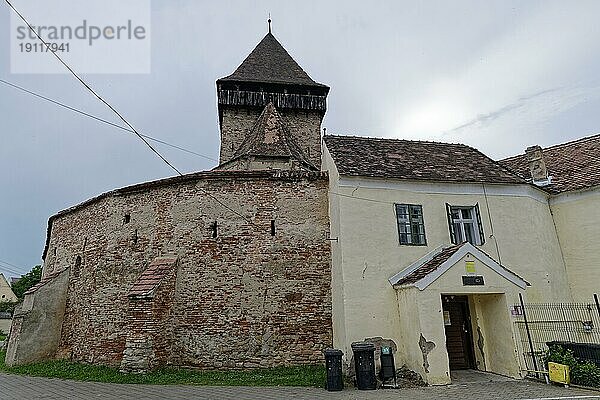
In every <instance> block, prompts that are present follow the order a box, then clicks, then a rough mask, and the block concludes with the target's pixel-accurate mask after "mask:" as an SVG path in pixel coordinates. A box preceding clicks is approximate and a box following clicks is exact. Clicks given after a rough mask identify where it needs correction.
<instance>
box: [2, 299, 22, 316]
mask: <svg viewBox="0 0 600 400" xmlns="http://www.w3.org/2000/svg"><path fill="white" fill-rule="evenodd" d="M17 304H18V302H14V303H13V302H12V301H2V302H0V312H9V313H10V314H11V315H12V314H13V313H14V312H15V306H16V305H17Z"/></svg>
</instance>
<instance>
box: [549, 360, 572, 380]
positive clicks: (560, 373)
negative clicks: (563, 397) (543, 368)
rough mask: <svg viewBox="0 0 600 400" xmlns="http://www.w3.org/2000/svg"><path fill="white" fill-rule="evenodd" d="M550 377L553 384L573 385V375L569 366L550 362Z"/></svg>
mask: <svg viewBox="0 0 600 400" xmlns="http://www.w3.org/2000/svg"><path fill="white" fill-rule="evenodd" d="M548 375H549V376H550V380H551V381H552V382H556V383H562V384H564V385H568V384H569V383H571V376H570V375H571V374H570V371H569V366H568V365H563V364H558V363H553V362H549V363H548Z"/></svg>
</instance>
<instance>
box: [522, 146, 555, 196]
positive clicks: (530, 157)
mask: <svg viewBox="0 0 600 400" xmlns="http://www.w3.org/2000/svg"><path fill="white" fill-rule="evenodd" d="M525 154H526V155H527V161H528V162H529V171H530V172H531V178H532V179H533V183H534V185H537V186H546V185H549V184H550V180H551V178H552V177H551V176H548V170H547V169H546V163H545V162H544V153H543V152H542V148H541V147H540V146H537V145H536V146H531V147H528V148H527V150H525Z"/></svg>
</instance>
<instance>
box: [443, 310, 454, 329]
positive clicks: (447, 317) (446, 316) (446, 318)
mask: <svg viewBox="0 0 600 400" xmlns="http://www.w3.org/2000/svg"><path fill="white" fill-rule="evenodd" d="M444 325H446V326H449V325H452V322H450V311H444Z"/></svg>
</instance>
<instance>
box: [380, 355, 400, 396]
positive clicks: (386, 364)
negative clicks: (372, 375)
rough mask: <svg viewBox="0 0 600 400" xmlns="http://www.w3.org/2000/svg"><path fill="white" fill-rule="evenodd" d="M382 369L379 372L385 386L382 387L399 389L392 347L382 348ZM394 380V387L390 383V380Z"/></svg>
mask: <svg viewBox="0 0 600 400" xmlns="http://www.w3.org/2000/svg"><path fill="white" fill-rule="evenodd" d="M380 360H381V369H380V370H379V377H380V378H381V381H382V382H383V384H382V385H381V387H383V388H387V387H393V388H396V387H398V383H397V381H396V364H395V363H394V354H393V353H392V349H391V348H390V347H386V346H384V347H382V348H381V357H380ZM392 379H393V380H394V384H393V386H392V385H391V384H389V383H388V381H390V380H392Z"/></svg>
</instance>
